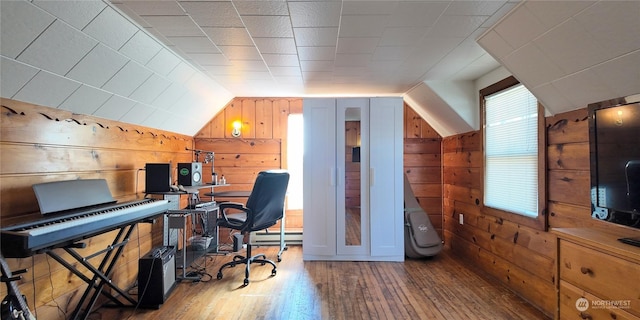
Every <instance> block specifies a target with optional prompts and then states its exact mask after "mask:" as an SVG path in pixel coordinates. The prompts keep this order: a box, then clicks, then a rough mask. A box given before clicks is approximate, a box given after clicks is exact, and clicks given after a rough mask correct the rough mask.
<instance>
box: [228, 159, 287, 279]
mask: <svg viewBox="0 0 640 320" xmlns="http://www.w3.org/2000/svg"><path fill="white" fill-rule="evenodd" d="M288 184H289V173H288V172H286V171H283V170H269V171H262V172H260V173H258V177H257V178H256V181H255V183H254V185H253V190H252V191H251V194H250V195H249V198H248V199H247V204H246V205H243V204H241V203H236V202H223V203H221V204H220V212H221V215H222V217H221V218H219V219H218V226H220V227H225V228H230V229H234V230H239V231H240V232H241V233H242V234H243V235H245V236H246V235H248V234H249V233H251V232H253V231H259V230H264V229H266V228H269V227H271V226H273V225H275V224H276V223H277V222H278V220H280V219H282V217H283V214H284V196H285V194H286V191H287V186H288ZM252 263H260V264H262V265H265V264H267V263H268V264H270V265H271V266H273V270H271V276H275V275H276V264H275V263H274V262H273V261H271V260H268V259H267V257H266V256H265V255H264V254H259V255H256V256H251V241H249V243H247V255H246V256H241V255H236V256H235V257H233V260H232V261H230V262H227V263H225V264H224V265H222V267H220V270H218V276H217V278H218V280H220V279H222V269H224V268H226V267H235V266H236V265H238V264H246V265H247V267H246V269H245V278H244V285H245V286H246V285H248V284H249V269H250V268H249V266H250V265H251V264H252Z"/></svg>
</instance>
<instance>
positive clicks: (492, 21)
mask: <svg viewBox="0 0 640 320" xmlns="http://www.w3.org/2000/svg"><path fill="white" fill-rule="evenodd" d="M517 5H518V4H517V3H515V2H511V1H509V2H507V3H505V4H504V5H502V7H500V9H498V10H497V11H496V12H495V13H494V14H493V15H492V16H490V17H489V18H487V20H485V21H484V23H483V24H482V27H484V28H490V27H493V26H494V25H496V23H497V22H498V21H500V19H502V17H504V16H505V15H506V14H507V13H509V12H510V11H511V10H513V8H515V7H516V6H517Z"/></svg>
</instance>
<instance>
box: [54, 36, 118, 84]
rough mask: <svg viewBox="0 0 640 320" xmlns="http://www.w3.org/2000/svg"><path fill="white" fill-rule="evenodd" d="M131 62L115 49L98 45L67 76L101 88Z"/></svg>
mask: <svg viewBox="0 0 640 320" xmlns="http://www.w3.org/2000/svg"><path fill="white" fill-rule="evenodd" d="M128 61H129V60H128V59H127V58H125V57H124V56H122V55H121V54H119V53H118V52H116V51H114V50H113V49H111V48H109V47H107V46H105V45H102V44H98V45H97V46H95V47H94V48H93V49H92V50H91V51H90V52H89V53H88V54H87V55H86V56H84V58H82V60H80V62H78V64H76V65H75V66H74V67H73V68H72V69H71V70H70V71H69V72H68V73H67V74H66V76H67V77H69V78H71V79H73V80H76V81H79V82H83V83H86V84H89V85H92V86H94V87H97V88H100V87H102V85H104V84H105V83H106V82H107V81H108V80H109V79H111V77H113V75H115V74H116V73H117V72H118V70H120V69H121V68H122V67H123V66H124V65H125V64H126V63H127V62H128Z"/></svg>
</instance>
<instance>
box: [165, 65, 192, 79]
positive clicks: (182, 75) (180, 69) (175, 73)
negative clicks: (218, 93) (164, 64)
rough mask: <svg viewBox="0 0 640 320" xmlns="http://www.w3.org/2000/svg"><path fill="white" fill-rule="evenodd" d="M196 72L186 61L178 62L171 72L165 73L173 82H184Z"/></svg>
mask: <svg viewBox="0 0 640 320" xmlns="http://www.w3.org/2000/svg"><path fill="white" fill-rule="evenodd" d="M194 72H196V71H195V70H194V69H193V67H191V65H189V64H187V63H186V62H182V61H181V62H180V63H179V64H178V65H177V66H176V67H175V68H173V70H171V72H170V73H169V74H168V75H167V78H169V79H170V80H171V81H173V82H180V83H182V82H186V81H187V80H189V78H191V76H193V73H194Z"/></svg>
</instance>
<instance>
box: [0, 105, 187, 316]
mask: <svg viewBox="0 0 640 320" xmlns="http://www.w3.org/2000/svg"><path fill="white" fill-rule="evenodd" d="M0 102H1V104H2V106H1V107H0V109H1V110H2V114H1V115H0V117H1V122H0V155H1V157H2V158H1V162H0V163H1V165H0V197H1V200H2V201H1V202H0V225H2V226H6V225H9V224H10V223H12V222H15V221H19V220H20V219H21V218H24V217H25V216H28V215H31V214H33V213H34V212H36V214H39V213H37V211H38V205H37V201H36V198H35V195H34V193H33V189H32V185H33V184H37V183H43V182H50V181H61V180H71V179H90V178H103V179H106V181H107V184H108V186H109V189H110V191H111V193H112V195H113V196H114V197H115V198H117V199H120V200H123V201H124V200H129V199H133V198H141V197H143V194H142V193H141V192H143V190H144V188H145V185H144V171H142V169H143V168H144V166H145V163H147V162H172V163H174V164H175V163H177V162H190V161H191V158H192V155H191V152H188V151H185V149H186V148H192V147H193V138H192V137H189V136H184V135H178V134H175V133H171V132H166V131H160V130H156V129H150V128H146V127H142V126H135V125H130V124H124V123H120V122H117V121H108V120H104V119H99V118H95V117H90V116H84V115H78V114H72V113H70V112H67V111H63V110H58V109H53V108H47V107H41V106H36V105H33V104H28V103H24V102H18V101H13V100H8V99H2V100H0ZM175 174H176V172H175V170H174V172H173V175H174V176H173V178H174V179H175V178H176V176H175ZM137 228H138V230H135V231H134V232H133V236H132V239H131V242H130V243H129V244H128V245H127V246H126V247H125V251H124V253H123V256H122V257H121V259H120V261H119V266H118V267H117V268H116V272H115V274H114V277H113V279H114V281H115V282H116V283H118V284H119V285H120V286H124V287H126V286H129V285H131V284H133V282H134V281H135V278H136V276H137V271H138V259H139V257H141V256H143V255H145V254H146V253H147V252H148V251H149V250H151V248H152V247H153V246H154V245H158V244H160V243H161V238H162V225H161V223H160V224H156V225H153V227H152V226H151V225H149V224H140V225H138V227H137ZM113 237H114V233H113V232H110V233H108V234H103V235H100V236H97V237H93V238H90V239H87V240H86V241H85V243H86V244H87V248H85V249H81V250H80V252H82V253H83V254H89V253H93V252H96V251H98V250H101V249H103V248H105V247H107V245H109V244H111V241H112V240H113ZM59 253H60V254H62V252H59ZM62 255H63V256H65V257H68V255H66V254H62ZM7 260H8V262H9V265H10V266H11V268H12V269H19V268H28V269H29V272H28V273H25V274H23V279H22V280H20V282H19V288H20V290H21V292H22V293H23V294H24V295H26V297H27V299H28V303H29V306H30V307H31V308H36V309H37V312H38V317H39V318H42V319H64V318H66V316H65V315H64V312H67V315H69V314H68V313H69V312H70V311H72V310H73V308H74V307H75V305H76V304H77V301H78V299H79V297H80V293H81V292H82V291H84V289H85V287H86V285H85V284H84V282H82V281H81V280H80V279H79V278H78V277H76V276H74V275H72V274H71V273H70V272H69V271H68V270H67V269H65V268H63V267H62V266H61V265H60V264H59V263H57V262H55V261H53V260H52V259H51V258H47V256H46V255H43V254H39V255H35V256H33V257H31V258H25V259H7ZM97 260H99V259H97ZM92 262H93V261H92ZM81 270H82V268H81ZM5 294H6V288H5V286H4V285H3V286H1V288H0V296H2V297H4V295H5ZM34 297H35V299H34ZM34 300H35V301H34Z"/></svg>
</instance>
